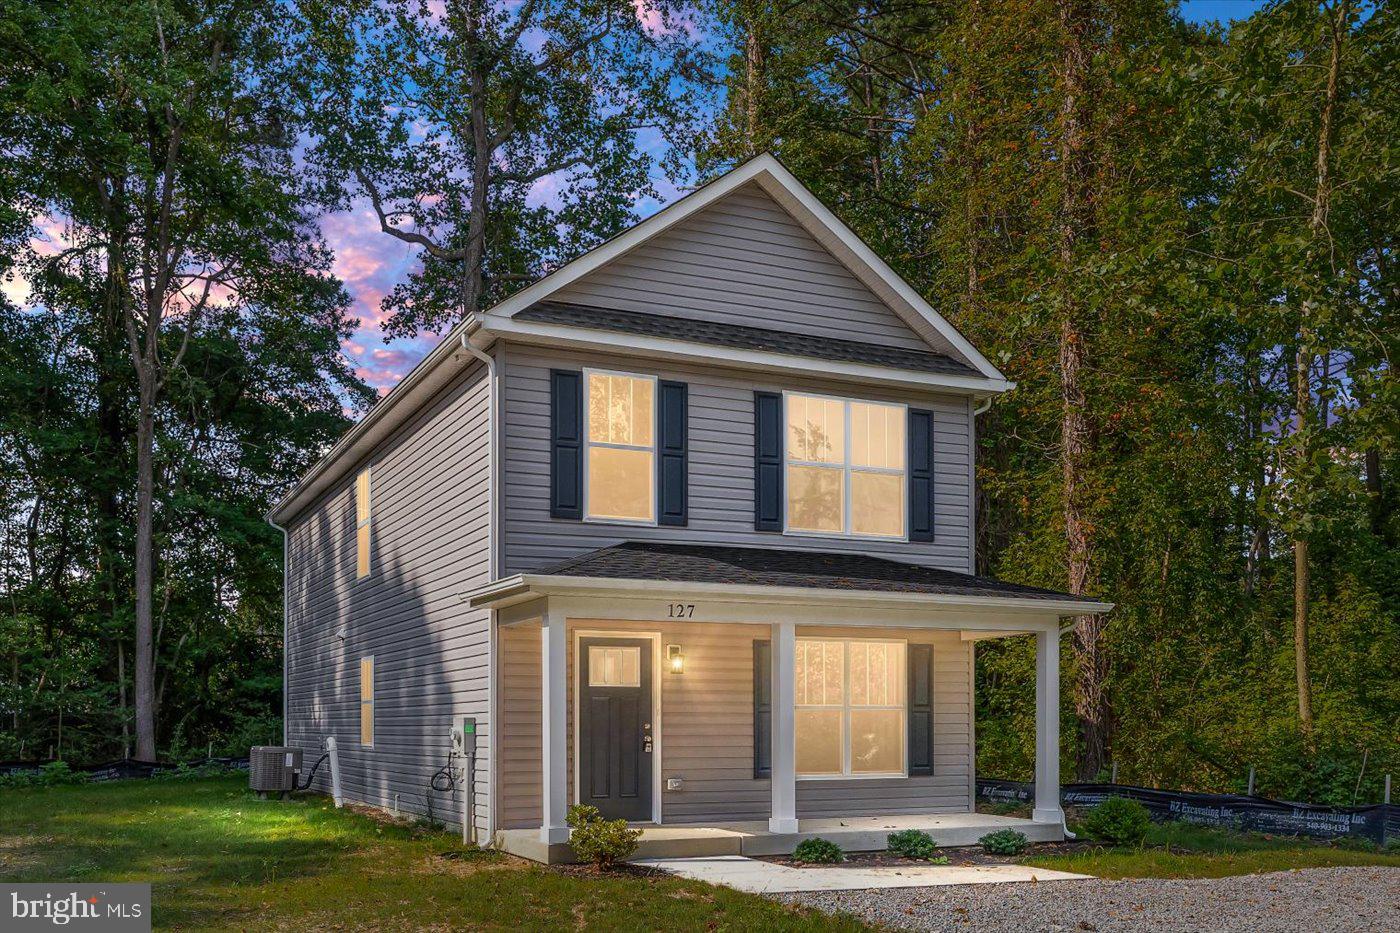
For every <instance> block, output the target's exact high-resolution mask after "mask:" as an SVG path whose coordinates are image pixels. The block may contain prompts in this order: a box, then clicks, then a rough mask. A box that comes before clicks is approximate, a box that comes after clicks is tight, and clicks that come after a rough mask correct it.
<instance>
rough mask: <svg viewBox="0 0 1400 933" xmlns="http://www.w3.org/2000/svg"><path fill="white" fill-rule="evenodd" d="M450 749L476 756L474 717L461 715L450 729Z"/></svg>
mask: <svg viewBox="0 0 1400 933" xmlns="http://www.w3.org/2000/svg"><path fill="white" fill-rule="evenodd" d="M452 750H453V751H454V752H456V753H457V754H459V755H471V756H472V757H475V756H476V717H475V716H463V717H462V721H461V722H460V723H458V724H457V726H455V727H454V728H453V730H452Z"/></svg>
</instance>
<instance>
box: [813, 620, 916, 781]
mask: <svg viewBox="0 0 1400 933" xmlns="http://www.w3.org/2000/svg"><path fill="white" fill-rule="evenodd" d="M796 661H797V667H796V672H795V673H796V678H795V683H794V689H795V696H794V698H793V705H794V707H795V712H796V717H797V774H798V776H799V777H840V776H853V777H870V776H892V775H903V774H904V773H905V766H904V736H905V725H904V716H905V707H904V689H905V687H904V679H905V666H904V643H903V642H900V641H866V640H858V639H849V640H828V639H823V640H820V641H818V640H813V639H805V638H804V639H798V641H797V657H796Z"/></svg>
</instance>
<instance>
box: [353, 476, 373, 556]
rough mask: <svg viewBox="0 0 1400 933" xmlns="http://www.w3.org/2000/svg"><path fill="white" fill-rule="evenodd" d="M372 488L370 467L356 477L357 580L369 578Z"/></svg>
mask: <svg viewBox="0 0 1400 933" xmlns="http://www.w3.org/2000/svg"><path fill="white" fill-rule="evenodd" d="M369 545H370V488H369V467H365V468H364V469H363V470H361V471H360V473H359V475H358V476H356V477H355V579H357V580H358V579H360V578H361V577H367V576H369Z"/></svg>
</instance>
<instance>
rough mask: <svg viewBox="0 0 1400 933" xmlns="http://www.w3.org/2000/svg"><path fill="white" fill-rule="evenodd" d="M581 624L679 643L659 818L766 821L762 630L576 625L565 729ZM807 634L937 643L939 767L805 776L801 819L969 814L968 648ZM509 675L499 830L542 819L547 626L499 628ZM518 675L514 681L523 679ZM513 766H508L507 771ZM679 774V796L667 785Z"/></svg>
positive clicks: (870, 634) (668, 682)
mask: <svg viewBox="0 0 1400 933" xmlns="http://www.w3.org/2000/svg"><path fill="white" fill-rule="evenodd" d="M579 630H588V631H616V632H636V633H658V634H659V635H660V639H659V643H660V645H661V646H663V650H664V646H665V645H667V644H679V645H680V646H681V648H682V651H683V652H684V655H685V671H684V672H683V673H680V674H674V673H671V672H670V671H669V670H667V669H666V666H665V665H664V664H663V665H661V670H660V676H659V678H658V680H657V688H658V689H659V690H660V691H661V693H660V708H661V717H660V722H659V727H660V751H661V755H660V760H659V763H658V766H659V767H660V768H661V782H660V783H661V787H662V788H663V789H662V797H661V802H662V803H661V818H662V822H664V823H668V824H676V823H716V822H734V821H741V820H767V819H768V817H769V815H770V813H771V808H772V789H771V786H770V782H769V781H768V779H767V778H755V777H754V774H753V769H754V748H753V741H754V740H753V715H754V708H753V643H754V641H755V640H756V639H767V638H768V637H769V632H770V629H769V627H768V626H766V625H738V624H712V623H685V622H672V621H666V622H608V621H606V620H593V619H590V620H586V621H578V622H575V621H573V620H570V622H569V640H568V645H569V656H570V661H569V691H568V696H569V705H568V710H569V713H568V715H569V730H570V731H569V735H570V736H571V737H572V736H573V716H574V687H575V682H576V676H575V674H574V670H575V668H574V665H573V647H574V640H575V635H576V633H577V632H578V631H579ZM798 636H799V637H833V638H839V637H859V638H892V639H904V640H908V641H910V642H924V643H930V644H932V645H933V646H934V651H933V656H934V773H933V774H932V775H931V776H928V777H911V778H880V779H866V780H848V779H839V780H825V779H823V780H810V781H807V780H799V781H798V782H797V815H798V817H799V818H803V819H811V818H819V817H841V816H878V815H888V814H897V813H936V812H959V813H965V812H969V811H970V810H971V809H972V798H971V768H972V746H971V742H972V731H971V724H972V689H971V685H972V679H971V670H972V669H971V665H972V643H971V642H964V641H962V640H961V639H960V638H959V637H958V634H957V633H956V632H919V631H913V630H909V629H872V628H860V629H833V628H802V627H799V629H798ZM501 645H502V666H503V670H504V671H506V672H507V673H508V675H513V676H510V677H509V678H508V679H511V680H514V681H515V683H514V685H509V684H508V685H506V686H503V688H502V694H501V717H502V729H503V735H502V748H501V761H502V777H501V809H502V820H503V822H502V826H503V828H508V829H509V828H528V827H535V826H539V824H540V793H541V778H540V727H539V722H540V690H539V686H540V684H539V670H540V637H539V627H538V626H537V625H535V624H528V623H527V624H523V625H519V626H512V627H508V628H506V629H504V630H503V632H502V638H501ZM517 678H518V679H517ZM568 749H569V751H568V756H569V761H570V767H569V771H568V775H569V776H568V781H569V785H568V786H569V800H570V802H572V801H573V799H574V777H573V767H572V763H573V751H574V748H573V740H572V738H571V739H570V741H569V745H568ZM506 762H510V763H511V767H507V765H506ZM670 778H680V779H681V780H682V782H683V784H682V788H681V789H680V790H678V791H671V790H666V789H665V787H666V781H667V780H668V779H670Z"/></svg>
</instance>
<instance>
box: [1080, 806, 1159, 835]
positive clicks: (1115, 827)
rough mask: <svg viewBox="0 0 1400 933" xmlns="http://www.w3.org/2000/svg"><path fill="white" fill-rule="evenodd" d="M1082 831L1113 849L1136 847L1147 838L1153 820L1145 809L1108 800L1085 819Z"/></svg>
mask: <svg viewBox="0 0 1400 933" xmlns="http://www.w3.org/2000/svg"><path fill="white" fill-rule="evenodd" d="M1082 825H1083V827H1084V831H1085V832H1086V833H1088V834H1089V835H1090V836H1093V837H1094V838H1095V839H1101V840H1103V841H1104V842H1108V843H1112V844H1113V845H1116V846H1137V845H1142V841H1143V840H1144V839H1146V838H1147V830H1148V829H1149V828H1150V827H1151V826H1152V816H1151V814H1149V813H1148V812H1147V808H1146V807H1144V806H1143V805H1142V804H1140V803H1138V802H1137V801H1136V800H1129V799H1128V798H1127V797H1109V798H1107V799H1105V800H1104V802H1103V803H1101V804H1099V805H1098V806H1097V807H1095V808H1094V809H1092V810H1090V811H1089V813H1088V814H1087V815H1086V816H1085V817H1084V822H1083V824H1082Z"/></svg>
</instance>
